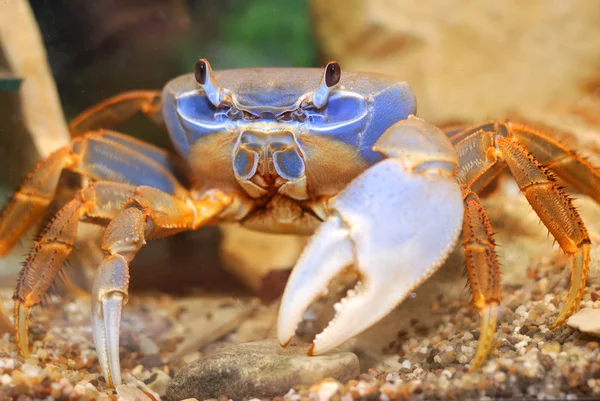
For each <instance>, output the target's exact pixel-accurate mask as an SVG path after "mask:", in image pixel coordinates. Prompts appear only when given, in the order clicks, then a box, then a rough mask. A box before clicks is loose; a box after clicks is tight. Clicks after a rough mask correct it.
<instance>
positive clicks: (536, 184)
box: [450, 122, 600, 367]
mask: <svg viewBox="0 0 600 401" xmlns="http://www.w3.org/2000/svg"><path fill="white" fill-rule="evenodd" d="M450 139H451V141H452V143H453V144H454V145H455V146H456V149H457V152H458V155H459V160H460V166H459V170H458V173H457V175H456V177H457V180H458V181H459V182H460V183H461V184H462V185H463V188H468V189H470V190H471V191H472V193H470V194H469V195H467V196H466V197H465V207H466V210H465V229H464V233H465V235H466V236H471V235H473V234H475V233H476V231H475V229H474V227H476V226H477V225H475V223H477V220H478V219H479V224H478V225H479V227H480V229H481V231H480V234H479V236H480V237H481V238H485V237H486V235H487V236H488V238H489V239H488V242H489V244H490V245H493V241H491V229H490V228H489V222H488V221H487V217H485V212H484V210H483V209H482V208H481V206H480V205H479V203H478V201H476V197H475V195H474V193H476V192H479V191H481V190H483V189H484V188H485V187H486V186H487V185H488V184H489V183H490V182H491V181H492V180H493V178H494V177H496V176H497V175H498V174H499V173H500V172H501V171H502V170H503V169H504V168H506V167H507V166H508V168H509V169H510V171H511V173H512V175H513V177H514V178H515V180H516V182H517V184H518V185H519V187H520V188H521V191H522V192H523V194H524V195H525V196H526V198H527V200H528V201H529V203H530V204H531V206H532V207H533V209H534V210H535V211H536V213H537V215H538V216H539V217H540V219H541V220H542V222H543V223H544V225H545V226H546V227H547V228H548V230H549V231H550V233H551V234H552V235H553V236H554V238H556V240H557V242H558V244H559V245H560V247H561V248H562V249H563V251H565V252H566V253H568V254H569V255H571V256H572V257H571V261H572V273H571V284H570V288H569V292H568V295H567V299H566V301H565V305H564V306H563V309H562V310H561V312H560V314H559V316H558V317H557V319H556V321H555V322H554V324H553V326H552V327H553V328H555V327H558V326H560V325H562V324H563V323H564V322H565V321H566V319H567V318H568V317H569V316H570V315H571V314H572V313H573V312H574V311H575V309H576V308H577V306H578V305H579V302H580V300H581V297H582V296H583V292H584V290H585V282H586V278H587V273H588V270H589V259H590V258H589V244H590V239H589V236H588V233H587V230H586V228H585V226H584V224H583V221H582V220H581V218H580V217H579V214H578V213H577V211H576V209H575V207H574V206H573V204H572V201H571V199H570V198H569V197H568V195H567V194H566V193H565V192H564V191H563V190H562V189H561V188H560V187H559V186H558V185H557V183H556V182H555V180H554V178H553V176H552V172H551V171H550V168H549V167H547V166H551V167H552V170H553V171H555V172H556V173H557V175H558V176H560V177H561V178H563V179H564V180H565V181H567V182H568V183H570V184H571V185H573V186H574V187H576V188H578V189H579V190H581V191H582V192H584V193H586V194H588V195H589V196H591V197H593V198H594V199H595V200H597V201H598V200H600V174H599V173H598V171H597V170H596V169H594V168H593V167H592V165H591V164H590V163H589V162H587V161H586V160H585V159H584V158H582V157H581V156H579V155H577V153H575V152H574V151H572V150H570V149H568V148H566V147H565V146H563V145H561V144H560V143H558V142H557V141H556V140H554V139H553V138H551V137H550V136H548V135H546V134H544V133H541V132H539V131H538V130H536V129H534V128H531V127H527V126H524V125H520V124H513V123H510V122H508V123H498V122H489V123H485V124H481V125H477V126H474V127H470V128H467V129H464V130H462V131H457V132H455V133H454V134H452V135H450ZM538 158H539V159H538ZM540 160H542V161H543V164H542V163H541V162H540ZM478 214H479V217H477V215H478ZM469 216H471V217H469ZM467 224H469V225H470V227H467V226H466V225H467ZM471 227H472V228H473V229H468V228H471ZM484 228H485V230H484ZM486 233H487V234H486ZM465 241H467V242H469V241H470V240H469V239H468V238H465ZM465 251H466V252H467V254H466V256H467V269H468V271H469V277H470V279H471V288H472V290H473V301H474V303H475V305H476V306H478V307H479V309H480V310H481V311H482V323H481V324H482V331H481V336H480V340H479V346H478V350H477V354H476V355H475V358H474V360H473V365H472V367H477V366H479V365H480V364H481V362H482V361H483V360H484V359H485V356H486V354H487V352H489V349H490V346H488V345H487V340H486V339H485V338H484V337H485V336H486V335H487V334H485V335H484V333H490V330H491V328H492V325H495V320H496V313H497V311H496V310H495V309H494V308H493V307H491V305H493V298H494V297H495V296H496V295H495V294H496V289H495V288H494V287H493V286H491V287H490V286H488V291H490V292H489V293H488V294H485V292H483V293H482V294H483V295H484V297H483V298H480V297H479V295H480V293H479V292H478V291H477V289H476V287H477V286H479V285H481V279H482V277H481V276H479V273H478V272H487V273H486V274H487V276H486V277H487V279H488V280H491V279H494V280H495V275H496V273H495V268H493V266H491V265H490V264H493V265H497V262H496V261H495V260H494V259H492V258H491V256H492V254H493V247H488V250H487V251H486V252H485V253H482V254H481V255H480V256H479V257H478V258H473V253H472V251H469V250H468V249H467V247H465ZM494 258H495V257H494ZM469 264H472V266H471V267H470V266H469ZM473 280H477V282H475V283H474V282H473ZM492 282H493V281H490V282H488V284H490V283H492ZM494 285H496V284H494ZM497 285H498V290H497V291H498V293H497V295H498V297H497V300H498V301H499V300H500V297H499V291H500V288H499V283H498V284H497ZM482 300H485V302H484V303H482V302H481V301H482ZM490 301H492V302H491V303H490V304H489V306H485V305H486V304H488V303H489V302H490ZM482 307H483V309H482ZM486 322H487V323H486ZM484 326H486V327H487V328H488V330H486V331H484V330H483V327H484Z"/></svg>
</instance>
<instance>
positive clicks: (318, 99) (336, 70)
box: [312, 61, 342, 109]
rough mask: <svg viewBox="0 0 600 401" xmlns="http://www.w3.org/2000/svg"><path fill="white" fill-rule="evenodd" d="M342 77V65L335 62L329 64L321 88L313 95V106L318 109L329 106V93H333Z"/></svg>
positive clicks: (320, 83)
mask: <svg viewBox="0 0 600 401" xmlns="http://www.w3.org/2000/svg"><path fill="white" fill-rule="evenodd" d="M341 76H342V69H341V68H340V65H339V64H338V63H336V62H335V61H330V62H329V63H328V64H327V67H325V71H324V72H323V76H322V77H321V82H319V86H318V87H317V89H315V90H314V92H313V94H312V104H313V105H314V106H315V107H316V108H317V109H320V108H321V107H323V106H325V105H326V104H327V100H328V99H329V93H331V90H332V89H333V87H334V86H336V85H337V84H338V82H340V78H341Z"/></svg>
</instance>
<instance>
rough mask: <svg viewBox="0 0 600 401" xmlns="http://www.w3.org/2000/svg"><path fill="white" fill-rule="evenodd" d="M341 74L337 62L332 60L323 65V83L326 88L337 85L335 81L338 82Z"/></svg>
mask: <svg viewBox="0 0 600 401" xmlns="http://www.w3.org/2000/svg"><path fill="white" fill-rule="evenodd" d="M341 76H342V69H341V68H340V65H339V64H338V63H336V62H335V61H332V62H330V63H329V64H327V67H325V85H327V87H328V88H331V87H332V86H334V85H337V83H338V82H340V77H341Z"/></svg>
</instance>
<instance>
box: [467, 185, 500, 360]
mask: <svg viewBox="0 0 600 401" xmlns="http://www.w3.org/2000/svg"><path fill="white" fill-rule="evenodd" d="M463 201H464V205H465V217H464V220H463V232H462V239H463V242H462V244H463V248H464V252H465V264H466V269H467V272H468V274H469V284H470V286H471V294H472V296H473V300H472V301H473V305H475V307H476V308H477V309H479V314H480V319H481V322H480V333H479V339H478V341H477V352H476V353H475V356H474V357H473V360H472V361H471V368H470V369H471V371H473V370H475V369H477V368H479V367H480V366H481V364H482V363H483V361H484V360H485V358H486V357H487V355H488V354H489V352H490V349H491V348H492V344H493V340H494V335H495V333H496V328H497V319H498V306H499V305H500V300H501V298H502V289H501V285H500V265H499V263H498V257H497V255H496V250H495V246H496V245H495V243H494V236H493V233H492V226H491V224H490V221H489V218H488V216H487V213H486V212H485V209H484V208H483V206H481V203H480V201H479V198H478V197H477V195H475V193H474V192H472V191H471V190H470V189H468V188H466V187H463Z"/></svg>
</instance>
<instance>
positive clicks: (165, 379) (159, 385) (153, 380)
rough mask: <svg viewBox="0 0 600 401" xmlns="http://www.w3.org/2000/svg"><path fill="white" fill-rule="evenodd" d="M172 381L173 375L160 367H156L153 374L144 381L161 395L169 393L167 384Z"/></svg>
mask: <svg viewBox="0 0 600 401" xmlns="http://www.w3.org/2000/svg"><path fill="white" fill-rule="evenodd" d="M170 381H171V376H169V375H168V374H167V373H165V372H164V371H162V370H160V369H156V370H155V371H154V372H153V373H152V375H151V376H150V377H149V378H148V379H147V380H144V383H145V384H146V385H147V386H148V388H149V389H150V390H152V391H154V392H155V393H157V394H158V395H160V396H161V397H164V395H165V394H166V393H167V385H168V384H169V382H170Z"/></svg>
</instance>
